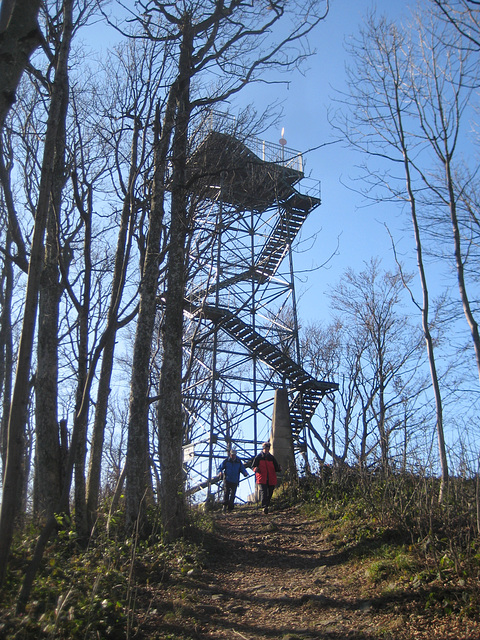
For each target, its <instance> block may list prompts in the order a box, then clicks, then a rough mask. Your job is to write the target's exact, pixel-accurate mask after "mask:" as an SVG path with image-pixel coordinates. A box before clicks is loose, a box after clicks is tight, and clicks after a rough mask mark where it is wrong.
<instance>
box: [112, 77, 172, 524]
mask: <svg viewBox="0 0 480 640" xmlns="http://www.w3.org/2000/svg"><path fill="white" fill-rule="evenodd" d="M176 93H177V83H174V84H173V85H172V87H171V89H170V93H169V97H168V101H167V106H166V110H165V117H164V122H163V129H162V130H161V133H160V129H161V127H160V122H159V117H160V113H159V110H157V113H156V118H155V131H154V135H155V139H154V178H153V196H152V205H151V210H150V217H149V225H148V235H147V245H146V251H145V260H144V264H143V269H142V282H141V285H140V306H139V311H138V318H137V328H136V333H135V343H134V347H133V362H132V377H131V382H130V407H129V420H128V441H127V457H126V461H125V481H126V491H125V499H126V527H127V529H128V530H130V531H133V530H134V529H137V523H138V529H137V530H138V531H139V532H141V533H143V532H144V529H145V524H146V520H145V509H144V506H145V504H144V497H145V493H146V490H147V488H148V486H149V481H148V474H149V456H148V407H149V400H148V390H149V381H148V370H149V366H150V357H151V345H152V339H153V330H154V326H155V316H156V310H157V291H158V277H159V265H160V240H161V236H162V224H163V217H164V199H165V177H166V171H167V153H168V149H169V146H170V139H171V134H172V130H173V124H174V115H175V105H176Z"/></svg>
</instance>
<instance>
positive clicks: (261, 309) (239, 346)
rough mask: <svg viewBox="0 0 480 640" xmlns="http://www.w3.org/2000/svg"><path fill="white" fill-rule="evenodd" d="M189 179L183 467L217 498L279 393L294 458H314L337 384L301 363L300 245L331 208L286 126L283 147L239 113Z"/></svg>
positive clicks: (212, 134)
mask: <svg viewBox="0 0 480 640" xmlns="http://www.w3.org/2000/svg"><path fill="white" fill-rule="evenodd" d="M187 181H188V184H189V191H190V196H191V198H190V199H191V207H192V211H193V210H194V211H195V215H194V220H195V228H194V230H193V234H192V239H191V243H190V246H189V260H188V265H189V273H188V283H189V284H188V288H187V294H186V300H185V311H184V322H185V326H184V337H185V342H184V356H185V357H184V362H185V377H184V379H185V384H184V389H183V398H184V412H185V413H184V420H185V427H186V428H185V446H184V463H185V470H186V473H187V474H188V483H187V486H188V488H189V492H190V493H194V492H196V491H199V490H203V491H206V492H207V497H208V496H209V495H210V491H214V488H213V486H212V485H211V479H212V478H213V477H214V476H215V475H216V470H217V466H218V464H219V463H220V461H221V460H222V459H223V458H225V457H226V456H227V455H228V450H229V448H230V447H231V446H235V448H236V449H237V452H238V455H239V456H240V457H241V458H242V459H243V460H244V462H246V463H248V461H249V460H251V459H252V458H253V457H254V455H256V453H258V452H259V451H260V449H261V443H262V442H263V441H265V440H268V439H269V438H270V434H271V428H272V418H273V414H274V409H275V410H276V411H277V413H279V412H280V408H279V406H278V402H279V401H280V400H281V403H282V405H283V410H282V412H281V413H282V415H283V416H284V418H283V421H284V422H285V420H286V421H287V432H288V437H287V439H288V440H290V442H291V447H292V452H293V454H292V455H293V456H294V459H295V464H296V466H297V468H298V467H300V465H302V464H304V463H305V461H306V459H307V450H308V441H309V439H308V438H307V435H308V432H309V429H310V428H311V419H312V416H313V415H314V413H315V411H316V409H317V407H318V405H319V404H320V402H321V401H322V399H323V398H324V396H325V394H327V393H329V392H332V391H334V390H335V389H337V388H338V386H337V385H336V384H335V383H334V382H331V381H324V380H317V379H316V378H314V377H313V376H312V375H310V374H309V373H308V372H307V371H306V370H305V369H304V368H303V366H302V364H301V360H300V348H299V336H298V324H297V304H296V298H295V279H294V265H293V254H292V245H293V244H294V242H295V239H296V238H297V235H298V233H299V231H300V229H301V227H302V225H303V223H304V222H305V220H306V219H307V217H308V216H309V215H310V214H311V213H312V211H314V210H315V209H316V208H317V207H318V206H319V205H320V189H319V183H318V182H314V183H312V184H309V185H308V187H309V188H308V189H307V188H306V187H305V184H306V182H307V181H306V180H305V176H304V168H303V158H302V154H301V153H299V152H297V151H293V150H291V149H289V148H288V147H287V146H286V140H285V139H284V137H283V131H282V137H281V139H280V142H279V143H278V144H273V143H267V142H265V141H261V140H258V139H256V138H251V137H248V138H242V137H241V136H239V135H238V133H236V131H235V122H234V120H233V119H231V118H230V117H227V116H225V115H224V114H216V113H212V114H211V117H210V120H209V124H208V127H207V128H206V133H204V134H203V137H202V139H201V141H200V142H199V144H198V145H197V146H196V148H195V149H194V150H193V151H192V153H191V155H190V159H189V162H188V171H187ZM285 415H286V418H285ZM273 445H274V446H273V452H274V453H275V455H277V454H276V452H275V442H273ZM239 494H241V492H240V491H239Z"/></svg>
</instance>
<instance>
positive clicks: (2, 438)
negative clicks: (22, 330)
mask: <svg viewBox="0 0 480 640" xmlns="http://www.w3.org/2000/svg"><path fill="white" fill-rule="evenodd" d="M11 247H12V241H11V234H10V230H7V233H6V241H5V253H6V255H7V256H8V255H9V254H10V250H11ZM12 296H13V264H12V261H11V260H10V259H9V258H8V257H7V258H6V259H5V261H4V263H3V269H2V277H1V299H0V307H1V309H2V311H1V316H0V390H3V402H2V409H3V411H2V421H1V424H0V456H1V461H2V472H3V471H4V470H5V464H6V457H7V427H8V421H7V418H8V414H9V412H10V397H11V393H12V380H13V336H12Z"/></svg>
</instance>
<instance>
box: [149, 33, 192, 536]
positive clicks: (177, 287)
mask: <svg viewBox="0 0 480 640" xmlns="http://www.w3.org/2000/svg"><path fill="white" fill-rule="evenodd" d="M191 55H192V36H191V33H190V25H189V23H188V22H187V21H185V25H184V32H183V39H182V45H181V50H180V59H179V92H178V103H177V104H178V106H177V117H176V126H175V135H174V141H173V158H172V162H173V175H172V188H171V191H172V207H171V222H170V243H169V250H168V263H167V291H166V294H165V315H164V325H163V363H162V368H161V376H160V393H159V396H160V399H159V402H158V407H157V408H158V423H159V457H160V469H161V474H162V483H161V493H160V498H161V517H162V524H163V532H164V536H165V539H166V540H172V539H175V538H177V537H179V536H180V535H181V534H182V533H183V528H184V524H185V486H184V485H185V481H184V474H183V455H182V453H183V452H182V445H183V407H182V361H183V349H182V345H183V307H184V299H185V272H186V265H185V243H186V237H187V232H188V228H189V224H188V219H187V194H186V188H185V168H186V161H187V149H188V123H189V119H190V74H191Z"/></svg>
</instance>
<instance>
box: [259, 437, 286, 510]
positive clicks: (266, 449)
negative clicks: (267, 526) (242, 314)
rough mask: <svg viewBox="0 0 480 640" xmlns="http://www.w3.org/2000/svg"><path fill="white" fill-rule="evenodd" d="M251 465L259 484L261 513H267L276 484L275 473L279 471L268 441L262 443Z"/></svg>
mask: <svg viewBox="0 0 480 640" xmlns="http://www.w3.org/2000/svg"><path fill="white" fill-rule="evenodd" d="M252 467H253V470H254V471H255V478H256V481H257V484H258V485H259V486H260V496H261V499H262V507H263V513H268V507H269V505H270V500H271V499H272V495H273V491H274V489H275V487H276V485H277V473H279V472H280V471H281V468H280V465H279V464H278V462H277V460H276V459H275V457H274V456H272V454H271V453H270V443H269V442H264V443H263V445H262V453H259V454H258V456H255V459H254V461H253V464H252Z"/></svg>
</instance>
